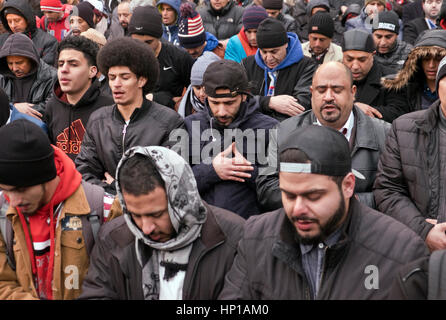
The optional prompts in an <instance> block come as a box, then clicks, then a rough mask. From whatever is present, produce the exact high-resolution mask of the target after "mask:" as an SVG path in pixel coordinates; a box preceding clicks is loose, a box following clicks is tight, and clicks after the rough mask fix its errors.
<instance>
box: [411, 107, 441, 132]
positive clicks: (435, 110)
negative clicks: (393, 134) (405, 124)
mask: <svg viewBox="0 0 446 320" xmlns="http://www.w3.org/2000/svg"><path fill="white" fill-rule="evenodd" d="M439 112H440V100H437V101H435V102H434V103H433V104H432V105H431V106H430V107H429V108H428V109H427V110H425V111H424V112H423V113H422V117H421V118H420V119H417V120H415V126H416V127H417V128H418V129H420V130H422V131H424V132H426V133H429V132H431V131H432V130H433V129H434V128H435V127H436V126H437V122H438V119H439V118H438V117H439V116H440V115H439Z"/></svg>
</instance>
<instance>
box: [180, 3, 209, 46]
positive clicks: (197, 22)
mask: <svg viewBox="0 0 446 320" xmlns="http://www.w3.org/2000/svg"><path fill="white" fill-rule="evenodd" d="M180 13H181V16H180V22H179V28H178V38H179V40H180V45H181V46H182V47H184V48H197V47H199V46H201V45H202V44H203V43H204V42H205V41H206V32H205V31H204V26H203V20H201V16H200V14H199V13H198V12H197V11H195V9H194V8H193V7H192V4H191V3H190V2H185V3H183V4H182V5H181V6H180Z"/></svg>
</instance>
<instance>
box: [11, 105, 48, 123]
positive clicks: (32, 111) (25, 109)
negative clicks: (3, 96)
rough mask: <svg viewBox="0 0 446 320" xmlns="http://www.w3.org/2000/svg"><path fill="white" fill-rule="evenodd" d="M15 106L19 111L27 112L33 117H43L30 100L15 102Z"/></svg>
mask: <svg viewBox="0 0 446 320" xmlns="http://www.w3.org/2000/svg"><path fill="white" fill-rule="evenodd" d="M14 107H15V108H16V109H17V110H19V112H21V113H24V114H27V115H29V116H31V117H34V118H37V119H39V120H40V119H41V118H42V114H41V113H40V112H39V111H37V110H35V109H34V108H33V104H32V103H28V102H20V103H14Z"/></svg>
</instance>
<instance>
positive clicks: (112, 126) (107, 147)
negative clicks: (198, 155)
mask: <svg viewBox="0 0 446 320" xmlns="http://www.w3.org/2000/svg"><path fill="white" fill-rule="evenodd" d="M177 128H184V122H183V119H182V118H181V117H180V115H179V114H178V113H176V112H175V111H173V110H171V109H169V108H167V107H165V106H162V105H160V104H158V103H156V102H151V101H148V100H146V99H144V101H143V103H142V106H141V107H140V108H137V109H135V111H133V114H132V116H131V117H130V122H129V124H128V125H127V124H126V123H125V121H124V118H123V117H122V115H121V113H120V112H119V110H118V108H117V106H116V105H112V106H107V107H103V108H100V109H99V110H96V111H95V112H93V113H92V115H91V116H90V120H89V121H88V125H87V132H86V133H85V136H84V140H83V141H82V145H81V152H80V153H79V155H78V156H77V158H76V161H75V162H76V167H77V169H78V170H79V172H80V173H82V177H83V179H84V180H85V181H88V182H90V183H93V184H97V185H100V186H102V187H103V188H104V189H105V190H106V191H108V192H111V193H115V192H116V191H115V187H114V184H111V185H108V184H107V183H105V182H103V181H102V180H103V179H104V174H105V172H108V173H109V174H110V175H111V176H112V177H114V176H115V173H116V166H117V165H118V162H119V160H120V159H121V157H122V155H123V154H124V152H125V151H126V150H127V149H129V148H131V147H134V146H151V145H153V146H163V147H171V146H172V145H174V144H175V143H176V141H170V140H169V134H170V132H171V131H172V130H173V129H177Z"/></svg>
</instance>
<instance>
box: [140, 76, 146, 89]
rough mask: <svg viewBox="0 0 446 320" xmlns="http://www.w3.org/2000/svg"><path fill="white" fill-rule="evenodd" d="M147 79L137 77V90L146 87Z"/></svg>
mask: <svg viewBox="0 0 446 320" xmlns="http://www.w3.org/2000/svg"><path fill="white" fill-rule="evenodd" d="M146 83H147V78H146V77H139V78H138V88H142V87H144V86H145V85H146Z"/></svg>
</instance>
